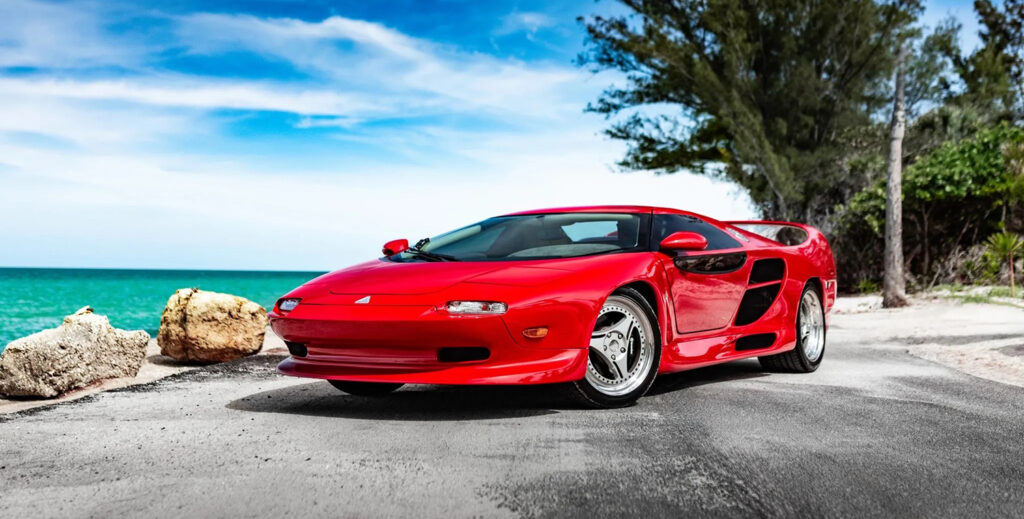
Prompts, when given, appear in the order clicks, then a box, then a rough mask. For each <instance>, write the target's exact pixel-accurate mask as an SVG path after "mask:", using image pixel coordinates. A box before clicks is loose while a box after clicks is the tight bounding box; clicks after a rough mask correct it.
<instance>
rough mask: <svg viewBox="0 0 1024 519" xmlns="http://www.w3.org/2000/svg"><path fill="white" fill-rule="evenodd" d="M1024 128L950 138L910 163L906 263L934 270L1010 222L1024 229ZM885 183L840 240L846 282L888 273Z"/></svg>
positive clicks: (857, 203) (864, 201) (845, 221)
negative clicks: (884, 257)
mask: <svg viewBox="0 0 1024 519" xmlns="http://www.w3.org/2000/svg"><path fill="white" fill-rule="evenodd" d="M1022 146H1024V130H1022V129H1020V128H1017V127H1013V126H1009V125H1008V124H1002V125H999V126H996V127H993V128H987V129H982V130H979V131H977V132H976V133H975V135H974V136H973V137H971V138H968V139H963V140H961V141H959V142H952V141H951V142H947V143H946V144H943V145H942V146H940V147H939V148H937V149H936V150H935V151H933V152H931V153H929V154H927V155H925V156H923V157H921V158H920V159H918V160H917V161H916V162H915V163H914V164H912V165H910V166H909V167H907V169H906V171H905V172H904V176H903V182H902V184H903V213H904V220H905V222H904V227H905V232H904V244H905V248H906V250H907V251H908V252H907V255H906V262H907V264H908V265H909V266H910V271H911V272H912V273H914V274H917V275H918V276H921V275H924V276H932V275H933V274H934V265H935V260H937V259H941V258H942V257H944V256H945V255H946V254H948V253H950V252H952V251H954V250H957V249H959V248H966V247H969V246H971V245H973V244H976V243H979V241H980V240H981V239H982V238H983V237H984V236H987V235H988V234H991V233H993V232H996V231H998V230H1000V229H1003V228H1009V229H1013V228H1019V227H1020V226H1021V225H1022V218H1024V198H1021V197H1019V196H1016V194H1015V193H1016V192H1017V191H1016V190H1018V189H1021V188H1020V187H1019V186H1020V185H1021V183H1022V182H1024V181H1022V180H1021V178H1022V172H1021V171H1020V167H1021V166H1020V165H1019V162H1016V161H1018V160H1019V158H1020V157H1024V150H1022ZM885 199H886V198H885V182H884V180H882V179H880V180H878V181H876V182H875V183H874V184H873V185H871V186H870V187H869V188H867V189H865V190H864V191H862V192H861V193H859V194H857V195H856V196H854V197H853V198H852V199H851V200H850V202H849V204H848V207H847V210H846V212H845V213H844V214H843V216H842V218H841V219H840V222H839V225H838V227H837V236H836V238H835V240H834V246H835V248H836V251H837V252H836V256H837V261H838V262H839V269H838V270H839V272H840V274H841V275H842V276H843V279H842V283H843V284H844V285H845V286H847V287H851V286H853V285H855V284H856V283H857V282H858V281H860V280H862V279H878V273H880V272H881V270H882V269H881V261H880V258H881V257H882V250H881V245H882V230H883V228H884V222H885Z"/></svg>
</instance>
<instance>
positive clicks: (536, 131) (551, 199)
mask: <svg viewBox="0 0 1024 519" xmlns="http://www.w3.org/2000/svg"><path fill="white" fill-rule="evenodd" d="M11 5H14V6H16V7H18V8H17V9H8V10H7V12H6V13H0V14H6V15H8V16H7V18H3V19H2V20H0V33H2V34H5V36H7V35H8V34H10V35H11V36H10V38H12V41H13V42H14V43H13V44H12V45H11V48H13V49H16V52H14V53H13V54H10V55H7V58H3V57H0V60H3V59H7V60H8V61H0V63H7V64H12V63H17V64H21V65H25V66H38V67H42V68H44V69H47V70H48V71H47V72H43V73H39V74H34V75H22V76H9V77H3V78H0V113H2V114H3V117H0V132H4V133H0V161H2V162H3V166H2V167H0V219H2V220H3V221H6V222H17V225H7V226H3V227H0V243H4V244H7V245H9V246H6V247H0V265H54V266H97V267H103V266H106V267H116V266H122V267H169V268H171V267H179V268H188V267H191V268H202V267H216V268H243V269H244V268H292V269H302V268H309V269H327V268H335V267H341V266H345V265H347V264H351V263H354V262H356V261H360V260H362V259H366V258H370V257H374V256H375V255H376V254H377V251H378V250H379V246H380V243H381V242H382V241H383V240H385V239H388V238H392V237H400V236H405V237H410V238H416V237H421V236H426V235H431V234H435V233H438V232H442V231H445V230H448V229H450V228H453V227H456V226H458V225H462V224H465V223H468V222H470V221H474V220H478V219H482V218H486V217H488V216H491V215H495V214H501V213H505V212H510V211H515V210H521V209H526V208H535V207H546V206H547V207H550V206H564V205H577V204H602V203H620V204H650V205H666V206H672V207H685V208H688V209H692V210H695V211H698V212H704V213H708V214H710V215H711V216H716V217H722V218H726V217H746V216H749V215H750V209H749V206H748V205H747V203H746V197H745V196H741V195H737V194H736V193H735V190H734V189H733V188H732V187H730V186H728V185H725V184H719V183H715V182H712V181H710V180H708V179H706V178H697V177H692V176H689V175H676V176H665V177H655V176H654V175H651V174H643V173H636V174H621V173H615V172H613V171H612V170H611V169H610V166H609V165H610V164H612V163H613V162H614V160H615V159H617V158H618V157H620V156H621V153H622V151H623V150H622V145H621V144H620V143H615V142H609V141H607V140H605V139H604V138H602V137H600V136H599V135H598V133H599V131H600V128H601V125H602V124H603V122H602V121H600V120H599V119H598V118H596V117H593V116H589V115H584V114H582V113H581V110H582V107H583V105H584V104H585V102H586V100H589V99H592V98H593V96H594V95H595V94H596V91H597V90H598V89H599V88H600V87H601V86H602V85H603V84H604V83H605V81H603V80H599V81H593V80H591V81H586V80H587V79H589V76H588V75H587V74H586V73H584V72H581V71H579V70H576V69H573V68H571V67H569V66H554V65H550V64H539V63H524V62H520V61H516V60H509V59H500V58H497V57H494V56H489V55H485V54H479V53H471V52H465V51H462V50H459V49H456V48H452V47H449V46H444V45H438V44H436V43H434V42H431V41H426V40H423V39H420V38H414V37H410V36H408V35H405V34H402V33H401V32H398V31H396V30H394V29H391V28H388V27H386V26H384V25H381V24H377V23H372V22H367V21H362V20H353V19H348V18H342V17H330V18H327V19H325V20H322V21H319V22H305V21H300V20H291V19H268V18H257V17H253V16H247V15H221V14H197V15H191V16H183V17H161V23H169V24H171V25H172V26H173V27H175V28H176V30H177V32H175V33H173V35H172V36H173V38H174V40H173V41H160V42H141V43H133V44H131V45H128V46H127V47H126V46H125V45H123V44H124V42H123V41H122V40H121V39H119V38H118V37H115V36H112V35H110V34H109V33H107V32H106V31H105V30H104V28H103V24H104V18H103V15H102V14H101V13H100V12H99V10H97V9H94V8H93V7H94V6H89V5H84V6H83V4H43V3H33V2H24V1H20V0H19V1H18V3H17V4H14V3H5V4H4V5H3V6H2V7H0V10H3V8H6V7H8V6H11ZM22 7H24V9H22ZM23 13H29V15H26V16H29V17H28V18H27V19H26V20H27V21H26V23H25V24H24V27H22V24H21V21H19V20H20V19H19V17H20V16H23ZM522 14H526V13H522ZM149 15H153V14H152V13H149V14H147V16H149ZM140 16H141V15H140ZM156 16H162V15H159V14H157V15H156ZM0 18H2V17H0ZM516 23H518V24H520V26H521V27H522V28H523V30H529V28H530V27H537V28H540V27H542V26H544V24H545V23H547V22H546V21H545V20H543V19H540V18H530V17H525V18H524V17H522V16H520V17H519V18H518V20H516ZM10 27H14V28H15V29H17V30H14V31H10V32H4V30H5V29H6V28H10ZM22 29H24V30H22ZM51 32H52V34H51V35H50V36H47V33H51ZM155 49H156V50H160V51H161V52H162V53H164V54H166V53H167V52H173V51H174V49H179V50H180V49H185V51H186V52H189V53H192V54H194V55H209V56H211V57H214V58H216V57H217V56H220V55H221V54H224V53H229V52H248V53H255V54H258V55H261V56H264V57H266V58H268V59H272V60H276V61H279V62H280V61H285V62H287V63H290V64H291V65H292V66H294V67H295V68H297V69H299V70H301V71H303V72H304V73H306V74H307V76H308V77H305V78H303V79H302V80H295V79H288V80H284V79H272V78H270V79H263V80H255V79H227V78H223V77H211V76H204V75H199V74H192V75H189V74H185V73H174V74H171V73H167V72H166V71H160V70H158V69H157V68H156V66H155V65H154V64H153V63H154V61H153V60H152V59H151V58H152V56H150V55H149V53H150V52H152V51H154V50H155ZM10 56H15V57H16V58H11V57H10ZM89 66H95V67H99V69H100V71H99V72H96V71H92V70H91V71H90V72H89V73H82V72H81V70H82V67H89ZM109 67H112V68H115V69H119V70H120V69H131V70H132V72H131V73H130V75H120V76H115V75H111V74H108V73H105V72H104V71H105V70H107V69H108V68H109ZM224 108H229V109H237V110H243V111H247V110H252V111H277V112H285V113H289V114H296V115H295V116H294V117H292V118H290V120H292V121H293V122H294V124H295V128H291V129H289V128H286V127H284V128H273V129H271V130H270V131H278V132H281V133H283V134H286V136H287V137H288V138H291V139H293V141H290V142H295V141H304V140H306V139H308V140H309V141H310V142H314V141H313V139H323V141H317V142H316V143H317V144H318V145H320V146H323V147H328V146H331V145H332V144H338V147H339V148H342V149H350V148H360V146H358V145H355V144H353V142H355V143H365V144H366V146H364V147H363V148H367V149H370V148H372V149H374V150H385V151H376V152H374V153H376V155H373V156H372V157H369V158H367V157H361V158H359V160H356V159H355V158H350V157H348V156H347V155H343V154H342V155H339V156H340V157H341V159H340V160H339V161H337V162H334V163H329V162H326V161H325V160H324V161H313V160H311V161H306V160H305V159H307V158H308V157H307V156H306V155H305V154H306V148H304V147H303V146H302V145H301V144H304V143H300V144H299V145H296V146H295V149H290V148H289V147H288V146H284V147H282V148H280V149H277V148H275V147H274V146H267V145H265V142H267V141H261V140H255V139H254V140H248V139H250V137H249V136H246V135H241V136H239V135H237V134H234V133H232V132H231V128H226V127H225V126H227V125H225V124H224V123H223V122H222V121H221V120H220V119H219V118H218V117H215V116H214V112H215V111H216V110H217V109H224ZM394 120H406V121H409V120H415V121H420V120H425V121H428V122H405V123H402V124H393V123H391V122H392V121H394ZM465 120H472V121H473V123H472V127H470V126H469V125H467V124H465V123H464V121H465ZM453 121H454V122H453ZM459 121H463V122H459ZM375 123H381V124H375ZM314 129H319V130H320V131H314ZM260 131H267V130H266V129H263V128H261V129H260ZM332 131H333V132H336V133H337V135H335V136H334V138H345V139H349V140H350V141H351V142H346V143H342V142H340V141H337V140H331V139H332V137H331V136H330V134H331V133H332ZM324 134H328V135H327V136H325V135H324ZM19 135H20V136H29V138H21V139H19V138H4V137H8V136H19ZM33 136H44V137H48V138H52V139H53V140H55V141H57V142H58V144H63V145H52V144H51V145H46V146H44V145H37V143H34V142H32V138H34V137H33ZM179 142H196V143H201V146H199V147H190V146H189V145H187V144H185V145H177V146H175V143H179ZM197 148H201V149H197ZM208 150H216V151H208ZM332 157H333V155H332ZM399 157H400V158H401V159H402V160H397V158H399ZM282 164H283V165H284V166H282ZM309 164H316V165H315V166H313V165H309Z"/></svg>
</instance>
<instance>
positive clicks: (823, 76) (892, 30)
mask: <svg viewBox="0 0 1024 519" xmlns="http://www.w3.org/2000/svg"><path fill="white" fill-rule="evenodd" d="M621 1H622V3H623V4H625V5H626V6H627V7H628V8H629V9H630V10H631V11H632V14H631V15H629V16H625V17H611V18H604V17H592V18H588V19H586V20H584V23H585V24H586V28H587V32H588V35H589V42H590V46H589V50H588V52H587V53H585V54H584V55H582V56H581V57H580V62H581V63H582V64H590V65H593V66H594V67H595V68H596V69H615V70H619V71H622V72H624V73H626V75H627V77H628V82H627V84H626V85H624V86H622V87H621V88H619V87H613V88H610V89H608V90H606V91H605V92H604V94H603V95H602V96H601V97H600V99H598V100H597V101H596V102H595V103H593V104H592V105H591V106H590V107H589V110H591V111H594V112H598V113H602V114H605V115H606V116H608V117H612V116H617V117H616V119H615V122H613V123H612V125H611V127H610V128H609V129H608V130H607V133H608V135H610V136H611V137H613V138H616V139H621V140H624V141H626V142H628V143H629V150H628V152H627V155H626V157H625V158H624V159H623V160H622V161H621V163H620V164H621V165H622V166H623V167H625V168H628V169H653V170H656V171H660V172H667V173H671V172H676V171H679V170H682V169H686V170H690V171H694V172H699V173H704V174H710V175H716V176H721V177H724V178H726V179H729V180H731V181H733V182H735V183H737V184H739V185H740V186H742V187H743V188H745V189H746V190H747V191H748V192H749V194H750V197H751V198H752V200H753V201H754V203H755V204H757V206H758V207H759V209H760V210H761V212H762V213H763V215H764V216H766V217H771V218H783V219H787V218H790V219H801V220H806V221H811V222H814V223H820V222H821V220H822V219H823V218H824V215H827V214H828V213H829V212H830V211H831V210H832V208H833V207H834V206H835V205H837V204H842V203H843V202H845V201H846V200H848V199H849V197H850V196H851V194H852V193H853V192H856V190H858V189H860V188H861V187H862V186H863V185H864V183H863V182H862V181H857V182H854V183H853V184H851V175H850V174H849V172H848V171H847V168H846V165H845V164H843V161H844V159H843V156H844V154H843V150H844V149H845V148H847V147H849V146H850V140H851V139H852V140H856V139H858V138H860V137H861V136H862V134H863V133H864V131H865V128H869V127H871V125H872V119H871V118H872V116H873V115H876V114H877V113H878V111H879V110H880V109H882V108H883V107H885V106H887V99H888V98H889V95H890V90H891V86H890V84H889V83H890V80H891V77H892V76H891V74H892V70H893V61H894V60H893V52H892V50H893V48H894V46H895V44H896V42H897V40H898V39H900V38H903V37H904V36H905V30H906V28H907V27H908V25H909V24H910V23H911V22H912V21H913V20H914V18H915V16H916V15H917V14H918V13H919V12H920V9H921V6H920V4H919V2H918V0H896V1H893V2H889V3H879V2H875V1H871V0H816V1H809V0H769V1H758V0H671V1H670V0H662V1H657V0H621Z"/></svg>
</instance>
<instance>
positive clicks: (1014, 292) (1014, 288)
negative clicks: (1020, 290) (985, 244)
mask: <svg viewBox="0 0 1024 519" xmlns="http://www.w3.org/2000/svg"><path fill="white" fill-rule="evenodd" d="M1010 297H1014V298H1015V297H1017V285H1015V284H1013V252H1010Z"/></svg>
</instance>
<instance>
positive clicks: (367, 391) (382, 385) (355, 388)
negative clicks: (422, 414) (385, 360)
mask: <svg viewBox="0 0 1024 519" xmlns="http://www.w3.org/2000/svg"><path fill="white" fill-rule="evenodd" d="M328 382H330V383H331V385H332V386H334V387H335V388H337V389H340V390H342V391H344V392H346V393H348V394H350V395H356V396H381V395H386V394H388V393H392V392H394V391H395V390H396V389H398V388H400V387H402V386H404V385H405V384H389V383H386V382H351V381H348V380H328Z"/></svg>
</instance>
